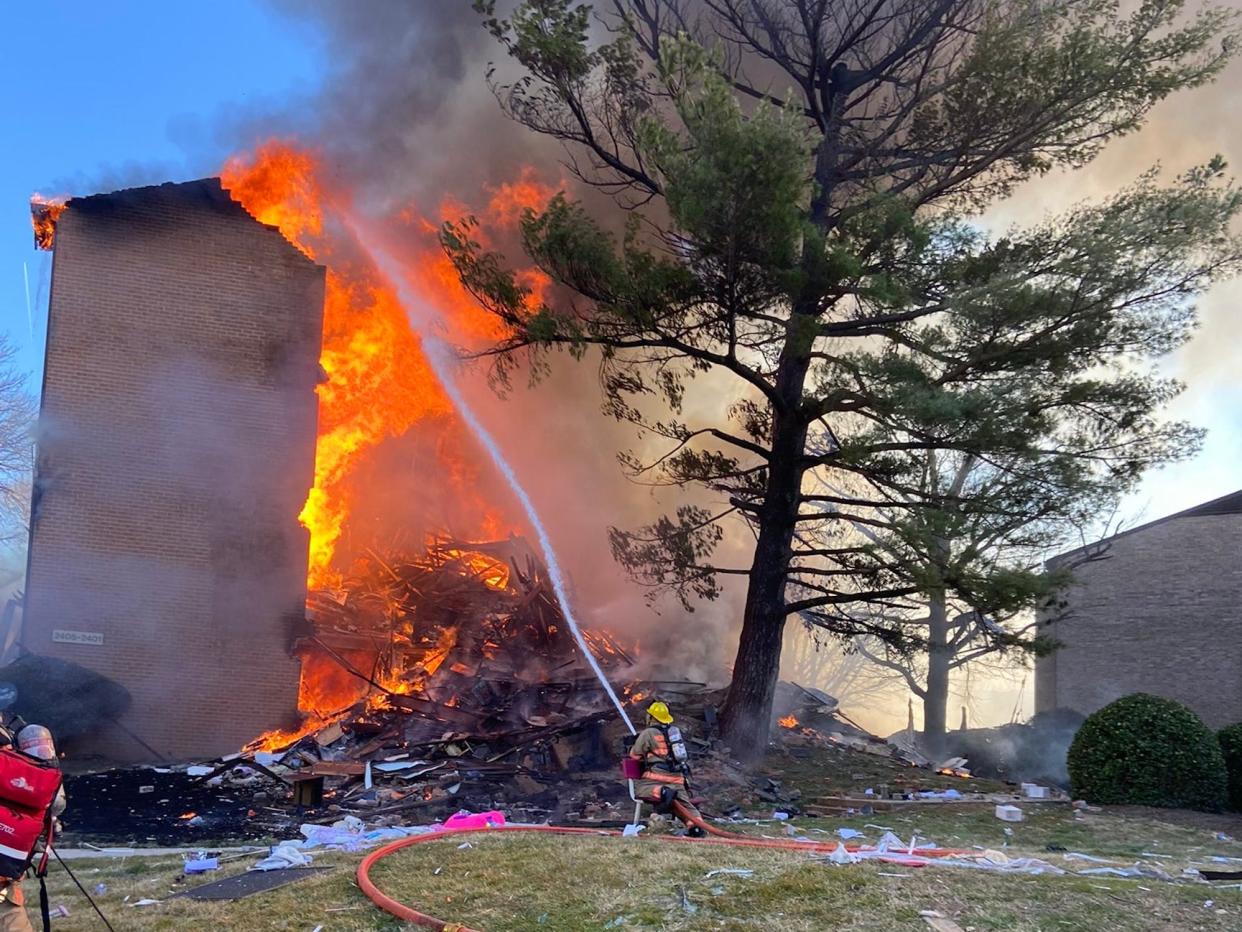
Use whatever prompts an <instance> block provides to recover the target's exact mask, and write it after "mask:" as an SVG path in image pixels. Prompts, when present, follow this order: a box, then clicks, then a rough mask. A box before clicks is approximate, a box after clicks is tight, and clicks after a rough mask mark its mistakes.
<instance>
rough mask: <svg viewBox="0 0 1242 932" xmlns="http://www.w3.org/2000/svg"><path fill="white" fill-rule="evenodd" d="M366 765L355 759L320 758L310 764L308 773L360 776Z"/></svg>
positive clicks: (321, 775) (330, 775)
mask: <svg viewBox="0 0 1242 932" xmlns="http://www.w3.org/2000/svg"><path fill="white" fill-rule="evenodd" d="M366 770H367V765H366V764H365V763H364V762H363V761H357V760H321V761H319V762H318V763H315V764H312V765H311V768H310V771H309V773H311V774H312V775H314V776H316V777H360V776H362V775H363V774H364V773H366Z"/></svg>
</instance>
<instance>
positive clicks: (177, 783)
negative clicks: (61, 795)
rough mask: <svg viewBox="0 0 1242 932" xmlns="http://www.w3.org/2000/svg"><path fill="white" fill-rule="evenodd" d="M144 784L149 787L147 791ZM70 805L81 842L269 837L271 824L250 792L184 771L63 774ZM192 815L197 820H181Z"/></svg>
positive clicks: (69, 821) (66, 820) (73, 831)
mask: <svg viewBox="0 0 1242 932" xmlns="http://www.w3.org/2000/svg"><path fill="white" fill-rule="evenodd" d="M144 787H151V790H150V791H149V792H144V791H143V788H144ZM65 795H66V797H67V798H68V800H69V807H68V808H67V809H66V810H65V814H64V816H63V817H62V819H61V821H62V823H63V824H64V828H65V835H66V837H67V839H69V840H70V841H71V842H72V843H73V844H80V843H82V842H90V843H96V844H98V843H106V844H109V845H116V844H134V845H153V846H182V845H187V844H196V843H198V842H205V841H208V840H212V841H214V840H219V839H234V840H239V841H240V840H251V839H259V838H269V837H271V836H272V834H273V826H272V825H271V824H270V823H269V820H267V819H265V818H263V817H262V816H265V815H271V813H261V812H260V811H258V810H256V809H255V808H254V807H255V802H254V798H253V791H251V792H250V793H247V794H238V793H236V792H230V791H225V790H224V789H223V788H217V787H210V786H207V785H206V784H205V783H203V782H202V780H201V779H199V778H196V777H190V776H187V775H186V774H185V773H183V772H177V771H173V772H169V773H160V772H159V771H157V770H154V769H148V768H136V769H131V770H107V771H103V772H101V773H88V774H76V775H75V774H69V775H66V777H65ZM187 813H194V815H195V816H196V817H197V819H188V818H182V817H183V816H185V815H186V814H187Z"/></svg>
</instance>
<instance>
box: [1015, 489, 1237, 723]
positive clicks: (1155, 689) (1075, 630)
mask: <svg viewBox="0 0 1242 932" xmlns="http://www.w3.org/2000/svg"><path fill="white" fill-rule="evenodd" d="M1076 578H1077V582H1076V583H1075V585H1074V586H1073V587H1072V588H1071V589H1070V591H1069V593H1068V602H1069V614H1068V615H1067V617H1066V618H1064V619H1063V620H1062V621H1059V622H1057V623H1056V624H1054V625H1052V626H1051V627H1049V628H1048V629H1047V630H1048V632H1049V633H1050V634H1051V635H1052V636H1053V637H1054V638H1056V639H1057V640H1058V641H1060V642H1061V643H1062V644H1063V645H1064V646H1063V647H1062V648H1061V649H1060V650H1058V651H1056V652H1055V653H1054V654H1052V655H1051V656H1050V657H1047V658H1041V659H1040V660H1039V661H1037V662H1036V665H1035V704H1036V708H1037V710H1039V711H1043V710H1046V709H1051V708H1054V707H1057V706H1061V707H1069V708H1073V709H1077V710H1078V711H1080V712H1083V713H1091V712H1094V711H1095V710H1096V709H1098V708H1100V707H1101V706H1104V705H1107V704H1108V703H1110V702H1112V701H1113V700H1114V699H1118V698H1120V697H1121V696H1125V695H1128V694H1129V693H1134V692H1148V693H1154V694H1156V695H1158V696H1166V697H1168V698H1170V699H1175V700H1177V701H1178V702H1181V703H1184V704H1186V705H1188V706H1189V707H1190V708H1192V709H1194V711H1195V712H1197V713H1198V714H1199V715H1200V717H1202V718H1203V720H1204V721H1205V722H1207V724H1208V725H1210V726H1211V727H1213V728H1219V727H1221V726H1223V725H1227V724H1231V723H1233V722H1239V721H1242V604H1240V603H1242V515H1237V514H1233V515H1228V514H1226V515H1208V516H1200V517H1182V518H1173V519H1171V520H1168V521H1164V522H1159V523H1156V524H1154V525H1152V526H1150V527H1146V528H1141V529H1136V530H1135V531H1134V532H1132V533H1129V534H1123V535H1122V536H1120V537H1118V538H1116V539H1115V540H1114V541H1113V542H1112V544H1111V546H1110V548H1109V550H1108V551H1107V558H1106V559H1104V560H1100V561H1098V562H1094V563H1090V564H1087V565H1086V566H1083V567H1081V568H1080V569H1079V570H1078V571H1077V574H1076Z"/></svg>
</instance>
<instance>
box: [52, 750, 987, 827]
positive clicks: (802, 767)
mask: <svg viewBox="0 0 1242 932" xmlns="http://www.w3.org/2000/svg"><path fill="white" fill-rule="evenodd" d="M775 737H776V740H775V742H774V745H773V749H772V751H771V752H770V753H769V754H768V755H767V757H766V758H765V760H764V761H763V762H762V763H761V764H760V765H758V766H757V767H754V768H743V767H742V765H740V764H739V763H737V762H736V761H733V760H730V759H729V758H728V757H727V756H724V755H722V754H720V753H716V752H701V753H698V754H696V755H695V759H694V760H695V770H694V778H693V779H694V787H695V793H696V795H697V796H698V797H700V798H701V799H702V800H703V804H702V808H703V810H704V811H705V812H706V813H707V814H708V815H714V816H720V815H740V816H744V817H753V818H767V817H770V816H771V814H772V812H773V811H775V810H783V811H786V812H789V813H790V814H793V815H799V814H811V815H814V814H815V812H816V810H817V808H820V807H821V806H822V799H823V797H830V796H861V795H862V794H863V793H864V791H865V790H866V789H867V788H869V787H870V788H874V789H875V790H876V791H877V792H878V791H879V788H880V787H882V786H887V787H888V788H889V791H890V792H894V793H901V792H912V793H913V792H918V791H921V790H937V789H944V788H948V787H952V788H955V789H957V790H959V791H960V792H962V793H963V794H970V793H994V792H1005V791H1006V790H1007V789H1008V788H1007V787H1006V786H1005V785H1004V784H1001V783H998V782H996V781H988V780H970V779H962V778H958V777H952V776H942V775H939V774H936V773H934V772H933V771H930V770H927V769H924V768H916V767H911V766H909V765H907V764H904V763H902V762H900V761H899V760H894V759H889V758H886V757H881V756H876V755H873V754H868V753H864V752H861V751H857V750H853V749H850V748H846V747H840V746H837V745H834V744H832V743H830V742H829V741H827V740H826V739H824V738H823V737H808V736H804V735H801V734H798V733H792V732H781V733H780V734H778V735H776V736H775ZM162 770H164V769H155V768H148V767H143V768H132V769H126V770H109V771H102V772H97V773H83V774H70V775H67V777H66V783H65V790H66V794H67V795H68V798H69V808H68V809H67V810H66V812H65V815H64V817H63V820H62V821H63V822H64V827H65V834H66V842H67V843H72V844H80V843H82V842H89V843H92V844H107V845H120V844H124V845H155V846H184V845H194V844H200V843H207V842H212V843H246V842H253V841H256V840H265V841H266V840H271V839H279V838H296V837H297V836H298V829H299V826H300V825H301V823H303V822H325V823H330V822H332V821H335V820H336V819H339V818H341V817H342V816H344V815H347V814H352V815H356V816H358V817H359V818H362V819H363V820H364V821H366V822H367V823H368V824H375V823H388V824H407V825H415V824H425V823H430V822H435V821H440V820H442V819H444V818H446V817H447V816H449V815H451V814H452V813H453V812H456V811H457V810H458V809H463V808H464V809H470V810H473V811H485V810H488V809H493V808H499V809H501V810H502V811H504V812H506V813H507V814H508V816H509V818H510V819H511V820H513V821H533V822H538V821H544V820H545V819H548V820H551V821H553V822H567V823H574V822H580V821H590V822H608V821H613V822H617V821H620V820H626V821H628V819H629V817H630V815H631V813H632V811H633V804H632V803H631V802H630V800H629V798H628V795H627V792H626V787H625V784H624V783H623V782H622V781H621V780H620V779H619V774H618V772H617V771H616V769H615V768H614V767H612V766H609V767H607V768H591V769H586V768H582V769H576V770H575V769H574V768H570V769H568V770H566V771H562V772H560V773H558V774H557V775H556V776H555V778H554V779H551V778H548V777H544V778H542V779H540V780H535V779H532V778H529V777H527V778H519V779H518V780H517V781H513V780H511V779H509V778H505V780H504V781H503V782H498V781H497V780H495V779H494V778H492V777H490V776H489V775H488V774H486V773H476V772H474V771H471V770H469V769H468V768H462V769H460V770H459V771H457V773H458V774H459V776H458V777H455V778H454V779H456V780H457V781H458V784H459V785H458V786H457V787H455V788H454V789H455V792H454V793H453V794H452V795H446V794H445V792H444V791H443V790H441V789H437V790H436V795H435V796H434V797H432V798H429V799H427V800H426V801H425V802H424V801H420V800H417V799H416V800H415V801H414V802H412V803H411V802H409V801H405V802H402V803H401V804H400V805H399V806H389V807H385V806H384V804H383V803H384V800H383V797H382V795H379V796H378V798H375V799H374V800H373V802H372V806H373V807H374V808H371V809H366V808H361V809H360V808H353V805H354V802H355V800H356V799H357V797H350V800H349V802H348V803H346V800H345V799H343V798H342V796H343V795H344V794H345V787H347V786H348V785H349V784H348V783H347V782H346V781H345V780H344V779H343V778H342V780H340V781H333V779H332V778H329V783H330V784H331V783H333V782H338V789H337V790H335V791H334V790H333V789H329V791H328V793H327V795H326V797H325V800H324V803H323V804H322V805H319V806H315V807H307V808H303V809H299V808H298V807H296V806H294V805H293V803H292V799H291V795H290V793H291V791H290V790H289V788H288V787H287V786H285V785H283V784H281V783H279V782H277V781H274V780H271V779H268V778H266V777H264V776H262V775H261V774H257V773H254V772H249V773H248V775H246V776H244V777H242V779H241V781H234V780H231V779H230V780H225V781H224V782H223V783H221V782H220V781H219V780H218V779H217V780H214V781H212V782H211V783H208V782H207V780H206V779H205V778H204V777H192V776H189V775H188V774H186V773H185V772H184V771H183V770H164V772H162ZM441 782H443V781H441ZM213 784H214V785H213ZM355 784H356V781H355ZM384 792H386V791H385V790H383V789H380V788H377V790H376V791H371V793H370V794H361V795H363V796H368V795H372V794H383V793H384ZM338 801H339V802H340V803H346V807H345V808H343V807H342V806H341V805H339V804H338ZM386 808H387V809H389V810H393V809H396V810H398V811H388V812H385V809H386ZM191 814H193V815H192V817H191Z"/></svg>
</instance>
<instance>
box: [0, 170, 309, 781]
mask: <svg viewBox="0 0 1242 932" xmlns="http://www.w3.org/2000/svg"><path fill="white" fill-rule="evenodd" d="M323 283H324V269H323V268H322V267H321V266H318V265H315V264H314V263H313V262H312V261H310V260H309V259H307V258H306V257H305V256H304V255H303V254H302V253H300V252H299V251H298V250H296V249H295V248H294V247H293V246H291V245H290V244H289V243H288V242H287V241H286V240H285V239H284V238H283V237H282V236H281V235H280V234H279V233H278V232H277V231H276V230H274V229H273V228H270V227H266V226H263V225H262V224H260V223H258V222H257V221H255V220H254V219H253V218H251V217H250V216H249V215H248V214H246V213H245V211H244V210H242V208H241V207H240V206H239V205H238V204H236V203H235V202H233V201H232V200H231V199H229V197H228V196H227V194H226V193H225V192H223V190H222V189H221V188H220V185H219V182H218V181H217V180H216V179H207V180H205V181H198V182H189V183H187V184H180V185H160V186H157V187H151V188H136V189H132V190H129V191H122V192H117V193H115V194H109V195H97V196H95V197H89V198H81V199H76V200H74V201H72V202H70V205H69V207H68V209H67V210H66V211H65V213H64V214H63V216H62V217H61V219H60V222H59V224H58V227H57V232H56V244H55V257H54V261H53V269H52V289H51V300H50V308H49V324H48V344H47V357H46V361H45V368H44V383H43V400H42V407H41V413H40V422H39V423H40V426H39V437H38V445H39V449H38V461H37V467H36V490H35V501H34V517H33V522H32V532H31V550H30V561H29V572H28V579H27V590H26V592H27V595H26V611H25V624H24V630H23V646H24V647H25V648H26V649H27V650H29V651H32V652H34V653H39V654H50V655H54V656H58V657H62V658H64V659H66V660H71V661H74V662H76V663H80V664H82V665H84V666H87V667H90V668H91V669H93V670H96V671H98V672H100V673H102V674H104V675H105V676H108V677H111V678H113V679H115V680H117V681H118V682H120V683H121V684H122V685H124V686H125V687H126V688H127V689H128V690H129V691H130V692H131V694H132V695H133V698H134V703H133V708H132V710H131V711H130V712H129V713H128V714H127V715H126V716H125V717H124V718H123V719H122V721H121V722H120V726H122V727H118V728H111V727H108V728H105V729H104V730H103V731H102V732H101V733H100V734H99V735H97V736H94V738H92V739H89V740H86V741H83V742H79V743H78V746H77V747H76V748H70V749H69V750H70V751H73V752H76V753H80V754H87V753H103V754H105V755H106V756H108V757H111V758H113V759H118V760H136V759H144V758H146V759H149V758H151V757H152V753H151V751H152V750H154V751H155V752H158V754H160V755H163V756H166V757H169V758H186V757H195V756H207V755H214V754H219V753H225V752H228V751H233V750H236V749H237V748H239V747H240V746H241V745H242V744H243V743H244V742H245V741H246V740H248V739H250V738H252V737H254V736H255V735H256V734H258V733H260V732H262V731H263V730H265V729H267V728H271V727H273V726H276V725H279V724H285V723H287V722H288V721H290V719H291V718H292V716H293V714H294V712H295V709H296V699H297V683H298V664H297V662H296V660H295V659H294V658H293V657H292V656H291V655H290V653H289V645H290V642H291V638H292V637H293V636H294V634H295V627H296V625H297V624H299V622H300V619H301V618H302V614H303V603H304V600H305V596H306V589H305V577H306V560H307V546H308V540H307V536H306V532H305V531H304V530H303V529H302V528H301V527H300V526H299V524H298V522H297V515H298V512H299V511H300V509H301V507H302V504H303V502H304V501H305V498H306V493H307V489H308V488H309V487H310V485H311V482H312V479H313V471H314V449H315V428H316V416H317V407H316V399H315V394H314V387H315V383H316V381H317V379H318V374H319V369H318V356H319V348H320V340H321V331H322V315H323ZM57 631H59V632H84V633H86V634H87V635H91V636H98V635H102V643H101V644H100V643H95V644H90V643H61V642H58V640H57V639H56V638H54V636H53V635H54V632H57ZM65 636H66V635H64V634H61V635H60V636H59V637H60V638H62V639H63V638H64V637H65ZM69 636H70V637H72V635H69ZM96 639H97V638H96Z"/></svg>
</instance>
